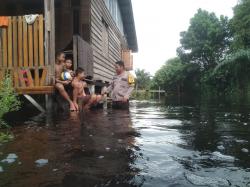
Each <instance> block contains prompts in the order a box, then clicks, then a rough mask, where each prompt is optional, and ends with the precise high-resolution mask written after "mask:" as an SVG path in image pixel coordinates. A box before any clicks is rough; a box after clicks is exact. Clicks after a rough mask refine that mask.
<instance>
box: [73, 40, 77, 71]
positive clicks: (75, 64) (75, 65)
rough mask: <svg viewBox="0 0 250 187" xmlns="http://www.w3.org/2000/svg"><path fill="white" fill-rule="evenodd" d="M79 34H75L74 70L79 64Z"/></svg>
mask: <svg viewBox="0 0 250 187" xmlns="http://www.w3.org/2000/svg"><path fill="white" fill-rule="evenodd" d="M77 39H78V38H77V36H73V61H74V70H76V68H77V66H78V64H77V62H78V55H77V54H78V40H77Z"/></svg>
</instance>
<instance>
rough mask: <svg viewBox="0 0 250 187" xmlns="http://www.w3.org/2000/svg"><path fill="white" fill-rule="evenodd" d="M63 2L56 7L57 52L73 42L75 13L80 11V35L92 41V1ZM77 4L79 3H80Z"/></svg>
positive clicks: (75, 0)
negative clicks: (76, 4)
mask: <svg viewBox="0 0 250 187" xmlns="http://www.w3.org/2000/svg"><path fill="white" fill-rule="evenodd" d="M74 2H77V0H61V3H60V4H58V5H57V6H56V10H55V12H56V15H55V20H56V51H61V50H63V49H65V48H66V47H67V45H69V44H70V43H71V42H72V39H73V35H74V34H75V33H74V11H79V23H78V24H79V25H78V27H79V33H78V34H79V35H80V36H81V37H82V38H83V39H84V40H85V41H87V42H89V41H90V28H89V25H90V0H78V2H79V6H75V4H74ZM78 2H77V3H78Z"/></svg>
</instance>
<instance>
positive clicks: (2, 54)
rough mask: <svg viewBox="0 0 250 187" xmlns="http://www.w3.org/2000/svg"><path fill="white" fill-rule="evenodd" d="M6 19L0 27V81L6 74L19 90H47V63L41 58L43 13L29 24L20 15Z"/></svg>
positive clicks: (42, 52) (42, 54)
mask: <svg viewBox="0 0 250 187" xmlns="http://www.w3.org/2000/svg"><path fill="white" fill-rule="evenodd" d="M8 22H9V23H8V26H7V27H1V28H0V80H2V79H3V77H4V76H5V74H6V73H9V74H10V75H11V76H12V78H13V86H14V87H15V88H16V89H17V91H18V92H19V93H24V92H29V93H32V92H34V93H37V92H38V91H37V90H39V91H41V90H47V91H48V90H51V88H50V87H48V81H47V77H48V72H49V68H50V66H49V65H48V64H45V60H44V20H43V15H39V16H38V17H37V19H36V21H35V22H34V23H32V24H28V23H27V22H26V20H25V18H24V16H14V17H8ZM32 90H33V91H32ZM47 91H45V92H47Z"/></svg>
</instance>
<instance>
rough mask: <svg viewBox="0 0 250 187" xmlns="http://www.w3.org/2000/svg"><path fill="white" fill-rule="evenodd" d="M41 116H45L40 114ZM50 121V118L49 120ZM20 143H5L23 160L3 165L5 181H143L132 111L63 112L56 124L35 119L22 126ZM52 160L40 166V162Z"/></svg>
mask: <svg viewBox="0 0 250 187" xmlns="http://www.w3.org/2000/svg"><path fill="white" fill-rule="evenodd" d="M39 119H40V118H39ZM45 124H46V123H45ZM15 134H17V137H16V140H15V142H12V143H9V144H7V145H4V146H2V147H0V150H1V152H2V155H0V159H2V158H3V157H4V155H5V154H7V153H10V152H15V153H16V154H17V155H18V159H19V160H18V162H15V163H14V164H12V165H7V164H5V165H3V164H1V163H0V165H1V166H2V165H3V168H4V172H3V173H1V174H0V186H27V185H29V186H70V187H72V186H73V187H74V186H76V187H77V186H91V187H92V186H105V185H106V186H138V184H140V181H135V180H134V177H135V175H137V174H138V173H140V170H139V169H138V168H136V167H135V166H134V161H135V160H136V158H137V157H138V156H139V154H138V155H137V153H136V151H135V150H137V151H138V150H139V149H140V148H139V147H137V146H136V145H135V141H136V140H135V137H139V136H140V134H139V133H138V132H136V131H135V129H134V128H133V126H132V122H131V118H130V113H129V111H109V112H107V111H102V110H97V111H92V112H88V113H82V114H80V115H79V114H77V113H69V114H57V116H56V117H55V119H54V123H53V125H52V126H41V125H40V126H39V125H37V123H36V122H34V121H32V120H30V121H28V122H26V126H22V127H17V128H16V129H15ZM38 159H48V161H49V162H48V164H47V165H45V166H43V167H37V166H36V164H35V161H36V160H38Z"/></svg>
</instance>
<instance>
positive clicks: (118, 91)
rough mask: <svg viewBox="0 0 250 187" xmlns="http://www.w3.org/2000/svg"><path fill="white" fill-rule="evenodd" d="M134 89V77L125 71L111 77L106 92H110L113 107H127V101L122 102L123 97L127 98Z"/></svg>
mask: <svg viewBox="0 0 250 187" xmlns="http://www.w3.org/2000/svg"><path fill="white" fill-rule="evenodd" d="M133 90H134V77H133V76H132V75H131V74H130V73H129V72H127V71H124V72H123V73H122V74H120V75H116V76H114V77H113V81H112V83H111V85H110V86H109V87H108V88H107V92H111V99H112V104H113V107H114V108H128V105H129V103H128V102H127V103H124V102H122V101H123V98H124V97H127V98H129V97H130V95H131V93H132V91H133Z"/></svg>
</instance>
